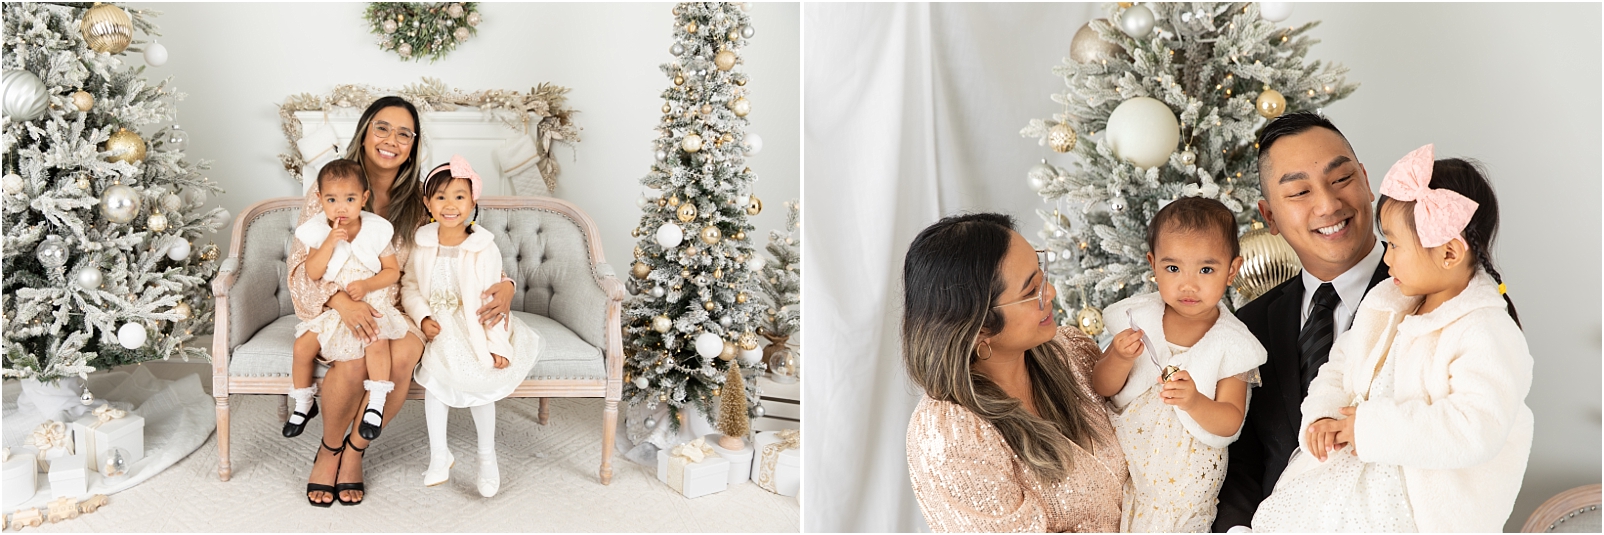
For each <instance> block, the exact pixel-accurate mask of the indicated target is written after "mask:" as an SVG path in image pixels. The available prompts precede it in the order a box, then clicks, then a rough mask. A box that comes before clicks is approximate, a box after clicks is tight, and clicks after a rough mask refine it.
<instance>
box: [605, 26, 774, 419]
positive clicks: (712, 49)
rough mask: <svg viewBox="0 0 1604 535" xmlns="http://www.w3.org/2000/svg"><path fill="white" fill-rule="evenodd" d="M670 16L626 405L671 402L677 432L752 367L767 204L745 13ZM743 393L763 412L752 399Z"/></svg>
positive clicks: (633, 304)
mask: <svg viewBox="0 0 1604 535" xmlns="http://www.w3.org/2000/svg"><path fill="white" fill-rule="evenodd" d="M672 12H673V14H674V17H675V29H674V43H673V44H672V45H671V46H670V48H669V52H670V53H672V54H673V56H674V59H673V61H670V62H669V63H665V64H663V65H662V71H663V74H664V76H665V77H666V78H667V79H668V80H669V81H670V82H671V83H670V85H669V86H668V89H666V90H664V91H663V93H662V97H663V100H664V103H663V117H662V122H661V124H660V125H659V126H658V132H659V137H658V139H657V140H656V142H655V148H656V162H655V163H654V164H653V165H652V170H651V173H649V174H647V175H646V176H645V178H642V179H641V183H642V184H644V185H645V186H646V188H647V191H648V192H650V198H644V199H643V202H642V203H640V204H641V206H642V213H641V219H640V226H639V227H637V228H636V229H635V231H634V235H635V236H636V237H639V238H641V240H640V243H639V245H637V246H636V247H635V262H634V264H633V265H632V266H631V275H632V276H631V277H630V278H629V283H628V286H629V287H630V291H631V292H632V294H633V296H632V297H631V298H630V300H629V302H628V304H627V305H626V307H625V311H624V323H625V325H624V330H625V337H626V338H625V339H626V343H625V354H626V355H627V358H626V364H625V368H624V369H625V384H624V398H625V399H627V400H628V401H629V402H630V403H632V404H645V405H646V407H647V408H649V409H651V408H656V407H657V406H658V405H667V406H668V408H669V411H670V416H671V420H672V421H673V422H675V424H674V425H677V423H678V421H679V415H680V411H682V410H684V409H685V408H687V407H691V406H694V407H696V408H697V409H699V410H700V411H701V412H702V413H703V414H712V413H713V411H712V407H713V404H714V403H716V402H717V400H718V397H719V394H720V393H721V390H720V387H721V386H723V385H724V384H725V380H726V379H725V377H726V375H727V373H728V371H729V369H730V367H732V366H743V365H744V366H748V367H751V368H753V369H756V366H757V363H756V362H755V360H756V359H747V358H738V357H741V356H742V354H743V353H748V352H755V350H756V349H757V334H756V329H757V327H758V324H759V322H760V321H761V316H762V310H763V307H762V305H761V304H760V303H759V302H758V301H757V300H756V299H753V298H752V297H751V296H750V295H749V294H748V293H747V290H746V288H747V284H748V281H749V280H750V279H751V275H752V274H753V273H754V272H755V271H756V269H754V267H757V266H761V261H760V260H759V261H756V263H754V259H755V258H757V256H756V253H755V251H754V250H753V249H752V246H751V244H750V243H749V242H747V233H748V232H751V231H752V230H753V229H752V225H751V224H750V223H749V222H748V218H749V217H750V216H754V215H757V214H758V213H759V212H760V211H761V210H762V202H761V201H759V200H758V199H757V197H755V196H753V195H752V194H751V188H752V182H753V181H755V180H757V175H755V174H753V173H752V170H751V169H750V168H748V167H746V163H745V160H746V153H747V152H750V151H751V150H752V149H753V148H755V147H754V145H757V141H756V140H755V139H754V138H755V136H751V135H749V134H747V133H746V126H747V119H746V116H747V113H748V112H750V111H751V103H750V102H749V101H748V100H747V98H746V96H747V90H746V88H745V86H746V84H747V81H748V78H747V74H746V72H745V70H744V68H743V66H742V59H741V48H742V47H744V46H745V45H746V43H747V39H748V38H750V37H751V36H752V33H753V31H752V26H751V23H750V21H749V19H748V14H747V12H746V8H745V7H744V5H743V4H735V3H682V4H679V5H677V6H676V7H674V8H673V10H672ZM743 361H745V364H743ZM742 390H744V391H746V395H747V396H748V398H749V401H750V403H748V405H749V406H755V405H756V404H757V403H756V401H757V400H756V392H755V391H754V390H752V389H749V388H742Z"/></svg>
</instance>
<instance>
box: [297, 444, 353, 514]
mask: <svg viewBox="0 0 1604 535" xmlns="http://www.w3.org/2000/svg"><path fill="white" fill-rule="evenodd" d="M350 443H351V441H350V440H346V442H345V444H341V445H340V447H338V448H330V447H329V445H328V443H326V442H323V440H321V439H319V440H318V441H317V445H318V450H317V453H314V454H312V463H313V467H314V468H315V467H316V464H317V456H318V455H320V454H322V453H323V450H329V451H332V452H334V459H335V463H334V480H335V481H339V480H340V463H339V459H340V454H342V453H345V446H346V445H348V444H350ZM314 492H327V493H329V496H331V497H333V498H334V499H335V500H338V499H340V495H339V494H338V493H339V486H338V485H324V484H322V483H307V484H306V503H310V504H312V506H313V507H328V506H330V505H334V501H332V500H331V501H328V502H320V501H317V500H313V499H312V493H314Z"/></svg>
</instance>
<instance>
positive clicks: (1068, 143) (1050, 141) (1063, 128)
mask: <svg viewBox="0 0 1604 535" xmlns="http://www.w3.org/2000/svg"><path fill="white" fill-rule="evenodd" d="M1047 146H1049V147H1052V148H1053V152H1069V151H1072V150H1075V129H1074V128H1070V127H1069V123H1058V124H1055V125H1053V127H1052V128H1049V129H1047Z"/></svg>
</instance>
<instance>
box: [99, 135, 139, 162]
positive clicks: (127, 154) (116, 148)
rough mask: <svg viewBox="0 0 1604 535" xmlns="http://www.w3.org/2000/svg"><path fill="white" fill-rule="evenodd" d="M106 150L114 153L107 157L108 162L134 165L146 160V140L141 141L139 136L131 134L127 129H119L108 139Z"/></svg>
mask: <svg viewBox="0 0 1604 535" xmlns="http://www.w3.org/2000/svg"><path fill="white" fill-rule="evenodd" d="M106 150H107V151H109V152H111V153H112V155H111V156H107V157H106V161H108V162H127V163H131V164H134V163H139V162H142V161H144V160H145V140H143V139H140V138H139V134H136V133H133V132H129V131H128V129H127V128H119V129H118V130H117V132H116V133H114V134H112V135H111V137H110V138H107V139H106Z"/></svg>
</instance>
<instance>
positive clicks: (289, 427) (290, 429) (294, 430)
mask: <svg viewBox="0 0 1604 535" xmlns="http://www.w3.org/2000/svg"><path fill="white" fill-rule="evenodd" d="M295 415H300V416H301V423H300V424H299V425H297V424H292V423H290V422H289V420H285V421H284V438H294V437H298V436H300V435H301V432H302V431H305V430H306V424H307V423H309V422H311V421H312V417H313V416H317V400H315V399H314V400H312V408H310V409H306V412H305V413H304V414H303V413H301V412H300V411H296V412H294V413H292V414H291V415H290V417H291V418H294V417H295Z"/></svg>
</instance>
